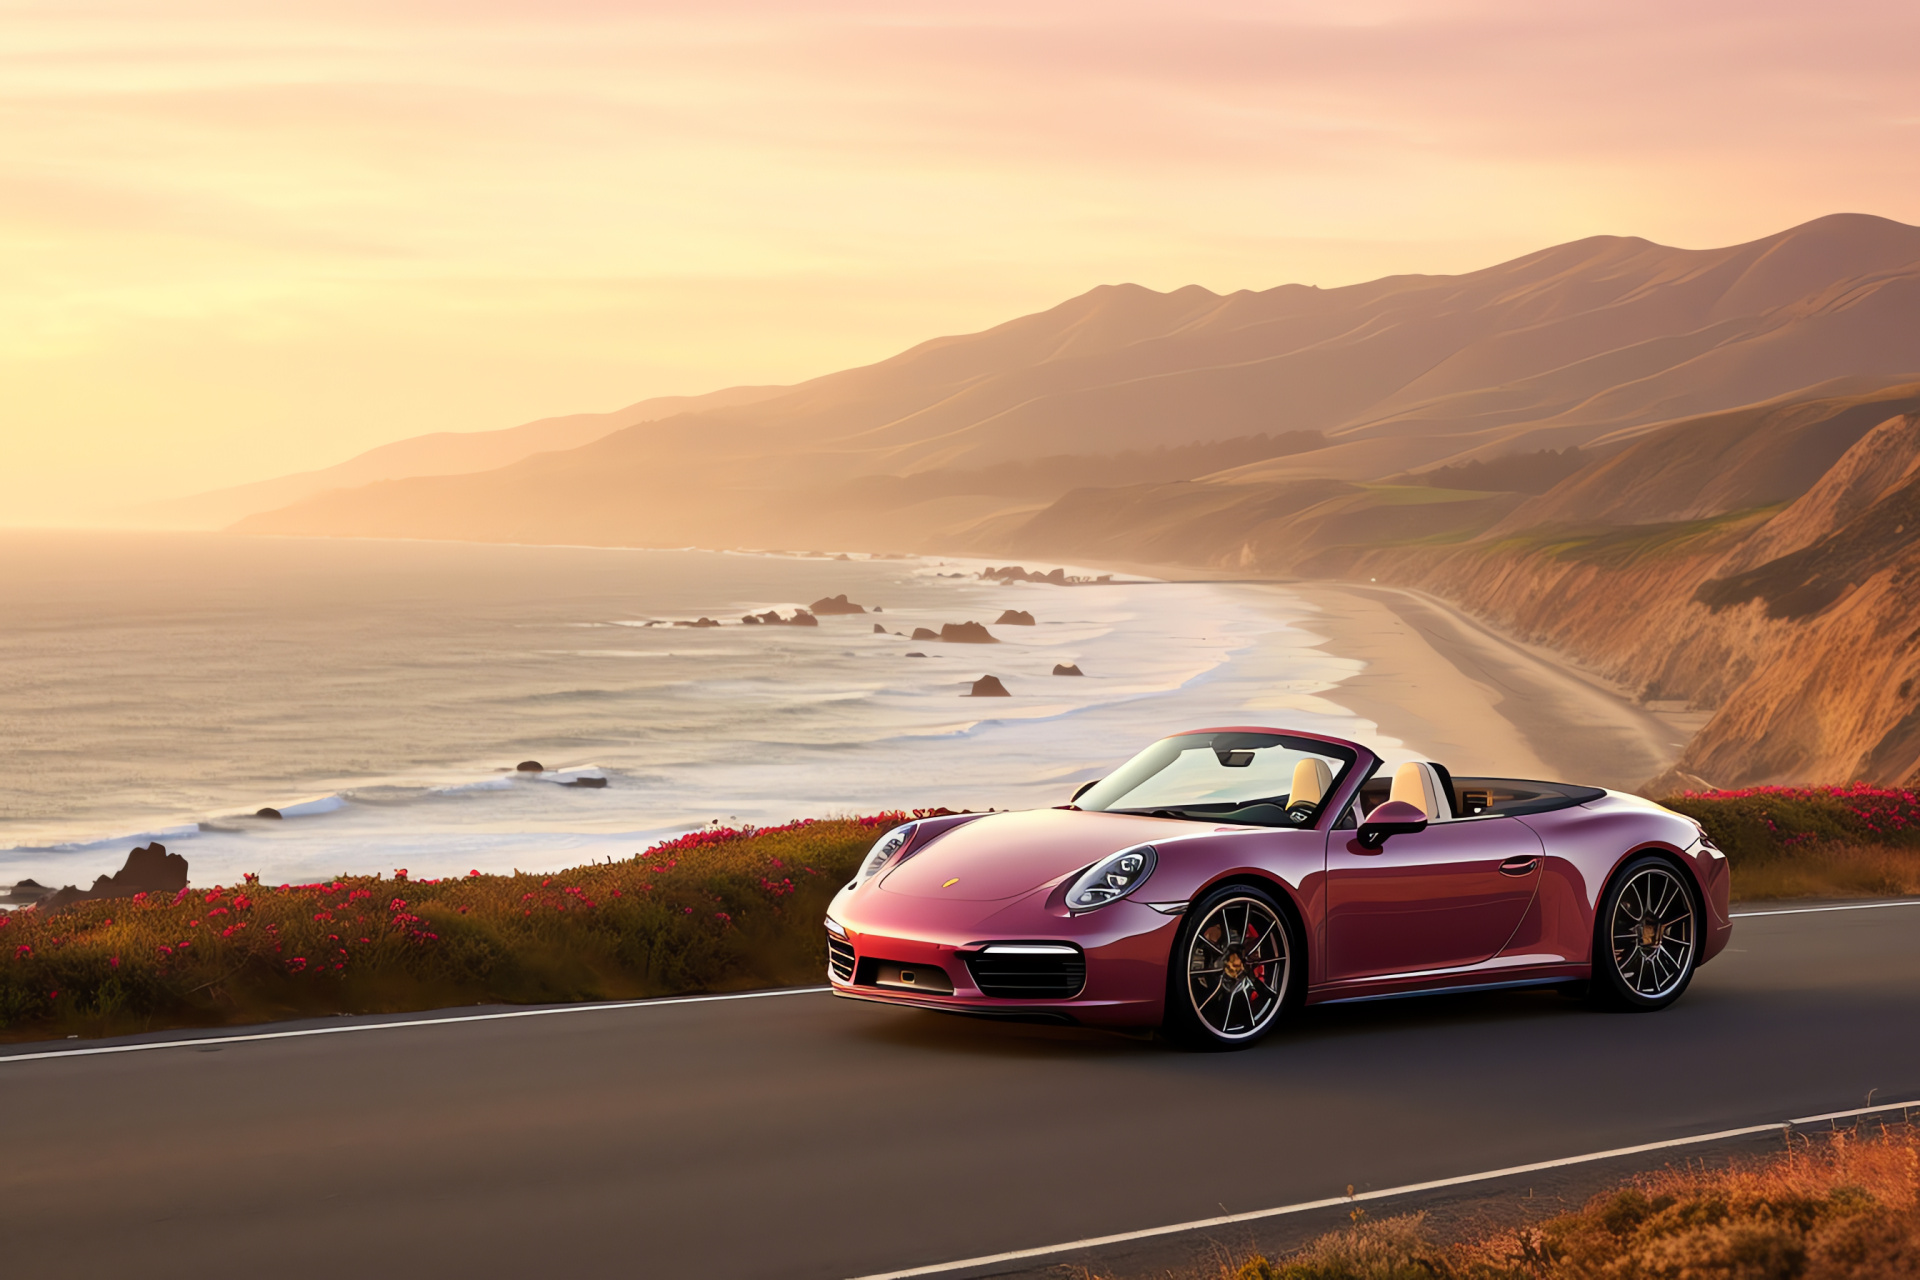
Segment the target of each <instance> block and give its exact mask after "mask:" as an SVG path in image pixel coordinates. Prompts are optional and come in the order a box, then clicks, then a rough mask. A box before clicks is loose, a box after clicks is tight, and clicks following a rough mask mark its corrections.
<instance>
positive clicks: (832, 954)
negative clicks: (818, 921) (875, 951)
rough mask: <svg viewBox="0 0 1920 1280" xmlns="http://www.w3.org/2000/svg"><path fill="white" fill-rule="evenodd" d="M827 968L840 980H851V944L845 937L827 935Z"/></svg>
mask: <svg viewBox="0 0 1920 1280" xmlns="http://www.w3.org/2000/svg"><path fill="white" fill-rule="evenodd" d="M827 968H829V969H831V970H832V971H833V976H834V977H836V978H838V979H840V981H842V982H852V981H853V944H852V943H851V942H848V941H847V940H846V939H845V938H836V937H834V936H833V935H832V934H831V933H829V934H828V935H827Z"/></svg>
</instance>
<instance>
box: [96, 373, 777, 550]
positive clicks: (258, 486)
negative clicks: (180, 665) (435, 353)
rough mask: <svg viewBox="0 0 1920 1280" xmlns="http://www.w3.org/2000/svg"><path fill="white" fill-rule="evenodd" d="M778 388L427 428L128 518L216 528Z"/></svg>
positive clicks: (460, 471)
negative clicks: (309, 467) (474, 427)
mask: <svg viewBox="0 0 1920 1280" xmlns="http://www.w3.org/2000/svg"><path fill="white" fill-rule="evenodd" d="M780 390H781V388H779V387H729V388H727V389H726V390H724V391H715V392H711V393H709V394H707V395H702V396H657V397H655V398H654V399H651V400H642V401H640V402H639V403H638V404H630V405H628V406H627V407H626V408H624V409H616V410H614V411H613V412H612V413H574V414H567V415H566V416H564V417H559V418H541V419H540V420H538V421H536V422H527V423H522V424H521V425H520V426H517V427H506V428H504V429H502V430H499V431H435V432H432V433H430V434H428V435H423V436H412V437H409V438H408V439H405V440H396V441H394V442H393V443H391V444H383V445H380V446H379V447H378V448H374V449H369V450H367V451H366V452H365V453H361V454H356V455H355V456H353V457H351V458H348V459H347V460H346V461H345V462H342V463H338V464H336V465H334V466H331V467H323V468H321V469H320V470H318V471H302V472H299V473H297V474H294V475H287V476H276V477H275V478H273V479H271V480H259V481H255V482H254V483H252V484H242V485H235V486H233V487H231V488H226V489H214V490H211V491H209V492H207V493H197V494H193V495H191V496H189V497H185V498H169V499H167V500H165V501H162V502H150V503H147V504H145V505H143V506H140V507H136V508H135V509H134V510H133V511H132V513H131V514H132V515H133V516H134V517H135V518H136V519H138V520H139V521H141V522H142V523H143V524H149V525H153V526H157V527H159V528H166V529H219V528H223V527H225V526H226V525H230V524H232V523H233V522H234V521H236V520H240V519H243V518H245V517H246V516H250V515H254V514H256V513H258V512H262V511H272V510H275V509H277V508H279V507H284V506H286V505H288V504H289V503H294V502H299V501H301V500H302V499H304V498H310V497H312V496H313V495H315V494H318V493H325V492H327V491H328V490H331V489H351V488H354V487H355V486H358V485H363V484H372V483H375V482H377V481H381V480H400V479H405V478H407V477H410V476H436V475H465V474H468V473H471V472H475V471H491V470H493V469H494V468H495V467H504V466H507V465H508V464H509V463H514V462H518V461H520V459H522V458H525V457H529V456H531V455H532V454H536V453H546V452H549V451H551V450H555V449H576V448H578V447H580V446H581V445H583V444H589V443H591V442H592V441H595V440H598V439H600V438H601V437H602V436H605V435H608V434H610V433H611V432H615V431H618V430H620V429H621V428H623V427H631V426H635V425H637V424H639V423H642V422H654V421H657V420H658V419H660V418H666V417H671V416H673V415H674V414H679V413H688V412H693V411H697V410H700V409H708V408H722V407H725V406H729V405H736V404H751V403H753V401H755V400H758V399H762V398H764V397H767V396H770V395H773V394H775V393H776V392H778V391H780Z"/></svg>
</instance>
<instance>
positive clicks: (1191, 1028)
mask: <svg viewBox="0 0 1920 1280" xmlns="http://www.w3.org/2000/svg"><path fill="white" fill-rule="evenodd" d="M1305 978H1306V966H1305V955H1304V952H1303V950H1302V948H1301V946H1300V942H1299V939H1298V936H1297V934H1296V931H1295V929H1294V927H1293V924H1292V922H1291V919H1290V917H1289V916H1288V915H1287V913H1286V912H1285V911H1284V910H1283V909H1282V908H1281V906H1280V904H1279V903H1278V902H1276V901H1274V899H1273V896H1272V895H1271V894H1269V893H1268V892H1267V891H1266V890H1264V889H1259V888H1255V887H1253V886H1250V885H1228V886H1226V887H1225V888H1222V889H1218V890H1215V891H1214V892H1213V893H1210V894H1208V895H1207V896H1206V897H1204V898H1202V899H1201V900H1200V901H1199V902H1197V903H1196V904H1194V906H1193V907H1191V908H1189V909H1188V911H1187V918H1186V921H1185V922H1184V923H1183V924H1182V925H1181V928H1180V934H1179V939H1178V941H1176V942H1175V943H1174V947H1173V955H1172V957H1171V960H1170V963H1169V965H1168V972H1167V1019H1166V1030H1167V1032H1168V1034H1169V1035H1170V1036H1172V1037H1173V1039H1175V1040H1177V1041H1179V1042H1181V1043H1182V1044H1186V1045H1189V1046H1191V1047H1193V1048H1196V1049H1244V1048H1246V1047H1247V1046H1248V1045H1250V1044H1252V1043H1253V1042H1254V1041H1256V1040H1258V1039H1260V1038H1261V1037H1262V1036H1264V1035H1266V1034H1267V1032H1269V1031H1271V1030H1272V1029H1273V1024H1274V1023H1275V1021H1277V1020H1278V1018H1279V1016H1280V1013H1281V1011H1282V1010H1283V1009H1285V1008H1286V1006H1287V1004H1288V1002H1289V1000H1290V999H1291V997H1292V996H1293V993H1294V984H1295V983H1297V982H1303V981H1305Z"/></svg>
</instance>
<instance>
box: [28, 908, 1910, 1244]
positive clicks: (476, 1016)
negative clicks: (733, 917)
mask: <svg viewBox="0 0 1920 1280" xmlns="http://www.w3.org/2000/svg"><path fill="white" fill-rule="evenodd" d="M1878 907H1920V898H1916V899H1913V900H1911V901H1907V902H1863V903H1852V904H1848V905H1845V906H1833V907H1793V908H1790V909H1787V910H1782V911H1736V912H1734V913H1733V914H1732V917H1731V918H1732V919H1735V920H1740V919H1745V918H1746V917H1748V916H1797V915H1807V914H1809V913H1812V912H1817V911H1872V910H1874V909H1876V908H1878ZM830 990H832V988H830V987H788V988H784V989H782V990H779V991H742V992H738V993H735V994H732V995H724V996H674V997H669V998H666V999H662V1000H623V1001H618V1002H615V1003H611V1004H571V1005H562V1006H560V1007H558V1008H553V1009H515V1010H512V1011H510V1012H507V1013H473V1014H462V1015H456V1016H454V1017H450V1018H412V1019H409V1020H407V1021H404V1022H357V1023H350V1024H348V1025H346V1026H340V1027H308V1028H306V1029H304V1030H300V1031H259V1032H254V1033H251V1034H248V1035H237V1036H202V1037H200V1038H199V1039H196V1040H155V1041H152V1042H150V1043H146V1044H111V1045H99V1046H95V1047H93V1048H88V1049H53V1050H49V1051H47V1052H45V1053H12V1054H9V1053H0V1065H4V1064H5V1063H9V1062H44V1061H45V1060H47V1059H48V1058H86V1057H95V1056H98V1055H100V1054H106V1053H145V1052H147V1051H148V1050H150V1049H190V1048H195V1047H197V1046H200V1045H210V1044H246V1043H248V1042H250V1041H254V1040H296V1039H300V1038H301V1037H304V1036H338V1035H347V1034H349V1033H351V1032H355V1031H393V1030H397V1029H399V1028H401V1027H443V1026H452V1025H456V1024H458V1023H462V1022H499V1021H502V1020H504V1019H507V1018H545V1017H549V1016H551V1015H554V1014H562V1013H610V1012H613V1011H614V1010H617V1009H652V1008H659V1007H662V1006H666V1005H676V1004H711V1003H714V1002H716V1001H721V1000H767V999H771V998H772V997H774V996H810V995H819V994H820V993H821V992H824V991H830ZM1705 1140H1706V1139H1699V1141H1705ZM1485 1176H1489V1177H1492V1176H1497V1175H1492V1174H1489V1175H1485ZM1299 1207H1300V1208H1312V1207H1313V1206H1311V1205H1303V1206H1299ZM1291 1211H1292V1210H1288V1211H1287V1212H1291ZM1275 1212H1281V1211H1280V1210H1275ZM1239 1220H1240V1219H1238V1218H1223V1219H1221V1221H1223V1222H1237V1221H1239ZM1168 1229H1169V1230H1173V1229H1174V1228H1168ZM1178 1229H1179V1230H1186V1229H1187V1228H1184V1227H1183V1228H1178ZM1061 1247H1062V1248H1073V1247H1076V1246H1071V1245H1062V1246H1061ZM900 1274H901V1275H903V1276H904V1275H921V1274H923V1273H922V1272H918V1271H914V1272H905V1271H903V1272H901V1273H900ZM924 1274H931V1273H924ZM863 1280H865V1278H863Z"/></svg>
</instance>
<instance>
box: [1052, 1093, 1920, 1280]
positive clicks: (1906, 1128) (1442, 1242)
mask: <svg viewBox="0 0 1920 1280" xmlns="http://www.w3.org/2000/svg"><path fill="white" fill-rule="evenodd" d="M1353 1218H1354V1221H1353V1225H1352V1226H1350V1227H1348V1228H1346V1229H1345V1230H1342V1231H1336V1232H1332V1233H1329V1234H1327V1235H1325V1236H1322V1237H1321V1238H1320V1239H1318V1240H1316V1241H1314V1242H1313V1243H1312V1244H1310V1245H1309V1246H1307V1247H1306V1248H1305V1249H1303V1250H1301V1251H1300V1252H1299V1253H1297V1254H1295V1255H1293V1256H1291V1257H1283V1258H1280V1259H1278V1260H1274V1259H1270V1258H1268V1257H1267V1256H1265V1255H1262V1254H1252V1255H1230V1256H1228V1257H1226V1258H1224V1259H1222V1260H1220V1261H1218V1262H1216V1263H1213V1264H1211V1265H1209V1266H1206V1267H1203V1268H1198V1269H1194V1270H1191V1271H1189V1272H1188V1273H1187V1274H1186V1275H1185V1276H1184V1277H1179V1276H1177V1275H1176V1274H1175V1273H1163V1274H1168V1275H1169V1277H1170V1280H1600V1278H1601V1277H1606V1278H1607V1280H1656V1278H1658V1280H1681V1278H1683V1277H1751V1278H1752V1280H1840V1278H1841V1277H1848V1278H1850V1280H1882V1278H1883V1277H1884V1278H1885V1280H1892V1278H1893V1277H1896V1276H1911V1275H1914V1274H1916V1272H1920V1131H1916V1129H1915V1128H1914V1127H1913V1126H1912V1125H1911V1124H1907V1123H1900V1124H1892V1125H1883V1124H1879V1123H1875V1124H1873V1125H1872V1126H1870V1127H1869V1126H1862V1127H1861V1128H1858V1129H1853V1130H1839V1131H1836V1132H1833V1133H1829V1134H1818V1135H1811V1136H1800V1135H1793V1136H1790V1137H1789V1138H1788V1141H1787V1143H1786V1146H1785V1149H1784V1150H1782V1151H1780V1152H1778V1153H1777V1154H1774V1155H1771V1156H1768V1157H1764V1158H1761V1159H1747V1160H1739V1161H1733V1162H1730V1163H1728V1164H1726V1165H1723V1166H1719V1167H1716V1168H1708V1167H1705V1166H1704V1165H1690V1166H1688V1167H1686V1168H1682V1169H1673V1168H1669V1169H1666V1170H1664V1171H1661V1172H1658V1173H1652V1174H1647V1175H1644V1176H1641V1177H1637V1178H1633V1179H1631V1180H1630V1181H1628V1182H1627V1183H1626V1184H1625V1185H1623V1186H1620V1187H1618V1188H1616V1189H1614V1190H1611V1191H1606V1192H1603V1193H1602V1194H1600V1195H1597V1196H1595V1197H1594V1198H1593V1199H1592V1200H1590V1201H1588V1202H1587V1204H1586V1205H1584V1206H1583V1207H1581V1208H1580V1209H1578V1210H1575V1211H1573V1212H1571V1213H1563V1214H1560V1215H1558V1216H1556V1217H1553V1218H1549V1219H1547V1220H1546V1221H1543V1222H1537V1223H1530V1224H1526V1225H1522V1226H1517V1227H1509V1228H1506V1229H1504V1230H1498V1231H1493V1232H1489V1233H1484V1234H1475V1235H1472V1236H1469V1237H1467V1238H1464V1239H1455V1240H1446V1239H1443V1238H1442V1237H1441V1233H1440V1232H1437V1231H1435V1230H1434V1229H1433V1228H1432V1227H1431V1226H1430V1224H1429V1223H1428V1221H1427V1218H1426V1216H1425V1215H1424V1214H1418V1213H1416V1214H1408V1215H1404V1216H1400V1217H1393V1218H1386V1219H1382V1220H1378V1221H1375V1220H1372V1219H1370V1218H1368V1217H1367V1215H1366V1213H1365V1211H1364V1210H1355V1211H1354V1214H1353ZM1101 1274H1102V1273H1099V1272H1095V1271H1087V1272H1085V1273H1084V1276H1085V1280H1096V1277H1099V1276H1100V1275H1101Z"/></svg>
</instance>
